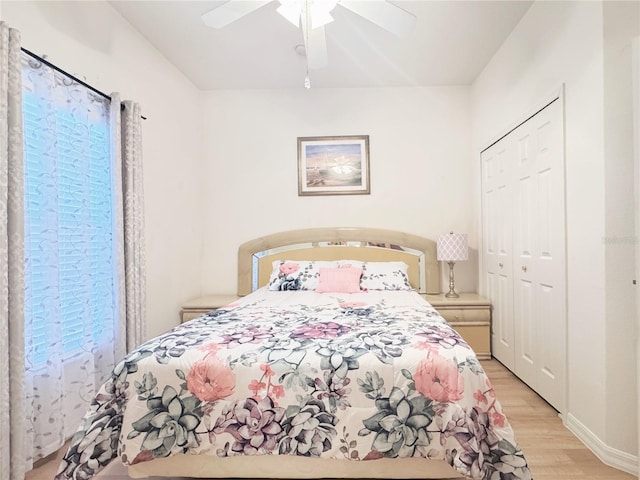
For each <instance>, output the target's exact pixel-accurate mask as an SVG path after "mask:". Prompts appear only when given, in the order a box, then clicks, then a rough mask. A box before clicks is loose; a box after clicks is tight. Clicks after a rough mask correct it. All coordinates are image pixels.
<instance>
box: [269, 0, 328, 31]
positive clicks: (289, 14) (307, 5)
mask: <svg viewBox="0 0 640 480" xmlns="http://www.w3.org/2000/svg"><path fill="white" fill-rule="evenodd" d="M278 1H279V2H280V6H279V7H278V8H277V9H276V11H277V12H278V13H279V14H280V15H282V16H283V17H284V18H286V19H287V20H288V21H289V22H290V23H291V24H292V25H294V26H295V27H299V26H300V21H301V19H306V18H307V13H308V14H310V19H311V28H312V29H314V28H318V27H324V26H325V25H326V24H328V23H331V22H333V17H332V16H331V13H330V12H331V10H333V9H334V8H335V6H336V5H337V4H338V2H337V1H336V0H278Z"/></svg>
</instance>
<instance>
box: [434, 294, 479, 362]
mask: <svg viewBox="0 0 640 480" xmlns="http://www.w3.org/2000/svg"><path fill="white" fill-rule="evenodd" d="M422 297H423V298H425V299H426V300H427V302H429V303H430V304H431V305H433V307H434V308H435V309H436V310H437V311H438V313H440V315H442V316H443V317H444V318H445V320H446V321H447V322H449V324H450V325H451V326H452V327H453V328H454V329H455V330H456V331H457V332H458V333H459V334H460V335H461V336H462V338H464V339H465V341H466V342H467V343H468V344H469V345H470V346H471V348H473V350H474V351H475V352H476V354H477V356H478V358H479V359H481V360H487V359H490V358H491V302H490V301H489V300H488V299H486V298H484V297H481V296H480V295H478V294H476V293H461V294H460V297H458V298H447V297H445V296H444V294H440V295H422Z"/></svg>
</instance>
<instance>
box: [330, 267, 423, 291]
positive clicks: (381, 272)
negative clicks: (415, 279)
mask: <svg viewBox="0 0 640 480" xmlns="http://www.w3.org/2000/svg"><path fill="white" fill-rule="evenodd" d="M338 264H339V265H340V266H349V265H350V266H352V267H361V268H362V277H361V278H360V288H361V289H362V290H413V288H412V287H411V284H410V283H409V275H408V274H407V270H408V269H409V266H408V265H407V264H406V263H404V262H361V261H359V260H340V261H339V262H338Z"/></svg>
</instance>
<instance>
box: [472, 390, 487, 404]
mask: <svg viewBox="0 0 640 480" xmlns="http://www.w3.org/2000/svg"><path fill="white" fill-rule="evenodd" d="M473 398H475V399H476V402H478V403H489V401H488V400H487V396H486V395H485V394H484V393H482V390H480V389H478V390H477V391H476V393H474V394H473Z"/></svg>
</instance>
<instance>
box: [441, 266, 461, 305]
mask: <svg viewBox="0 0 640 480" xmlns="http://www.w3.org/2000/svg"><path fill="white" fill-rule="evenodd" d="M447 263H448V264H449V292H448V293H445V295H444V296H445V297H446V298H459V297H460V295H458V294H457V293H456V290H455V282H454V281H453V266H454V265H455V262H447Z"/></svg>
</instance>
